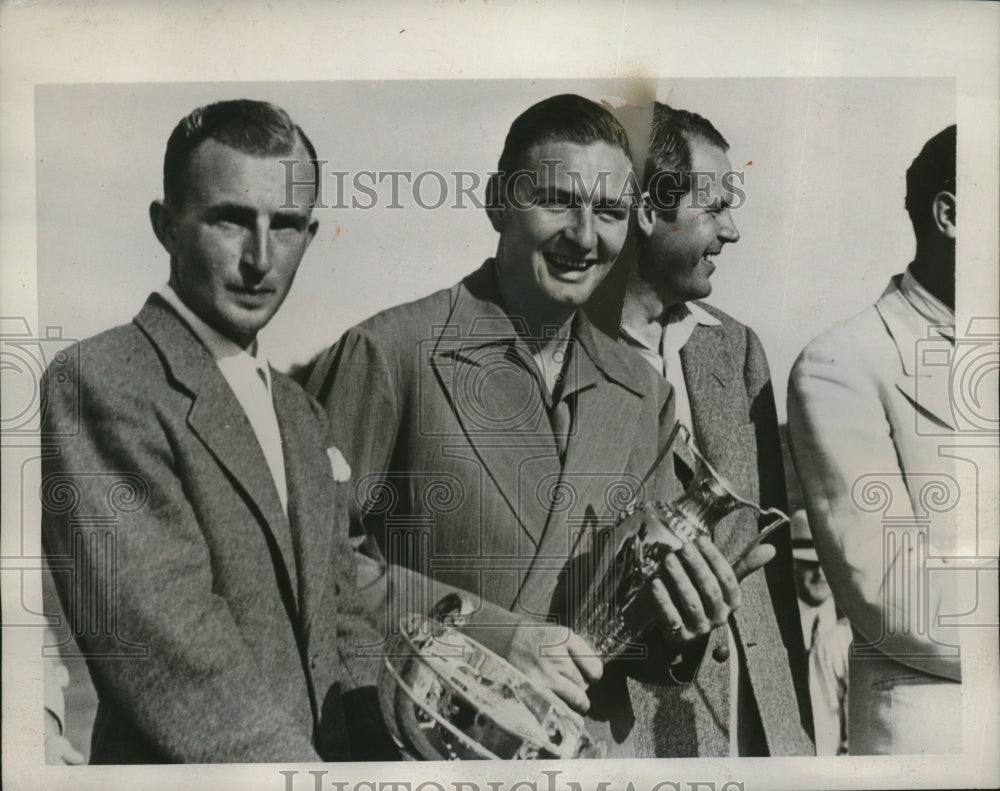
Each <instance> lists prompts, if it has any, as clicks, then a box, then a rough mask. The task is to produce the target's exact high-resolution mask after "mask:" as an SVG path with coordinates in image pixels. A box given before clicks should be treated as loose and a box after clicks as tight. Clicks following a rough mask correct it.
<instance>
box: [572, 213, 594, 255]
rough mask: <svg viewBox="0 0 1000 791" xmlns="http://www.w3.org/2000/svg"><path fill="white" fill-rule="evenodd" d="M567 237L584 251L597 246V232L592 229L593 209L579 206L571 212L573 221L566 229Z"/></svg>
mask: <svg viewBox="0 0 1000 791" xmlns="http://www.w3.org/2000/svg"><path fill="white" fill-rule="evenodd" d="M568 231H569V234H568V235H569V236H570V238H571V239H573V241H575V242H576V243H577V244H578V245H579V246H580V247H581V248H583V249H584V250H591V249H593V248H594V247H596V246H597V230H596V229H595V227H594V209H593V208H592V207H591V206H580V207H578V208H577V209H576V210H575V211H574V212H573V220H572V222H571V225H570V227H569V229H568Z"/></svg>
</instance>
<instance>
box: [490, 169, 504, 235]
mask: <svg viewBox="0 0 1000 791" xmlns="http://www.w3.org/2000/svg"><path fill="white" fill-rule="evenodd" d="M503 211H504V206H503V201H502V200H500V174H499V173H493V174H492V175H491V176H490V179H489V181H487V182H486V216H487V217H489V218H490V225H492V226H493V230H494V231H496V232H497V233H503V225H504V216H503Z"/></svg>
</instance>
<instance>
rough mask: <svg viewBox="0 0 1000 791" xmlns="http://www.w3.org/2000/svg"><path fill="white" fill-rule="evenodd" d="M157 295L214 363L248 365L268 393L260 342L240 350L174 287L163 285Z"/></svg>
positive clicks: (266, 367) (268, 372) (266, 368)
mask: <svg viewBox="0 0 1000 791" xmlns="http://www.w3.org/2000/svg"><path fill="white" fill-rule="evenodd" d="M159 294H160V296H161V297H163V299H164V300H166V302H167V304H168V305H170V307H172V308H173V309H174V310H175V311H177V313H178V315H179V316H180V317H181V318H182V319H183V320H184V322H185V323H186V324H187V325H188V326H189V327H190V328H191V331H192V332H194V334H195V335H196V336H198V340H200V341H201V342H202V344H204V346H205V348H206V349H208V351H209V354H211V355H212V357H214V358H215V360H216V362H219V361H223V360H232V361H233V362H236V363H241V364H244V365H250V366H252V367H254V368H255V369H256V370H257V371H259V372H260V375H261V376H262V377H263V379H264V384H265V385H267V389H268V391H270V389H271V368H270V365H269V364H268V361H267V355H265V353H264V350H263V349H262V348H261V344H260V340H259V339H255V340H254V342H253V344H252V345H251V346H250V349H249V350H247V349H242V348H240V346H239V345H238V344H236V343H234V342H233V341H231V340H230V339H229V338H227V337H226V336H225V335H223V334H222V333H221V332H219V331H218V330H217V329H215V328H214V327H211V326H209V325H208V324H206V323H205V322H204V321H203V320H202V319H201V318H200V317H199V316H198V315H197V314H196V313H195V312H194V311H193V310H191V308H189V307H188V306H187V305H185V304H184V303H183V302H182V301H181V298H180V297H179V296H178V295H177V292H176V291H175V290H174V287H173V286H171V285H170V284H169V283H164V284H163V286H162V288H160V291H159Z"/></svg>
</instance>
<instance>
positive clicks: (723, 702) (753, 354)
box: [647, 303, 814, 756]
mask: <svg viewBox="0 0 1000 791" xmlns="http://www.w3.org/2000/svg"><path fill="white" fill-rule="evenodd" d="M698 304H699V305H701V307H702V308H704V309H705V310H706V311H708V312H709V313H711V314H712V315H713V316H715V317H716V318H718V319H719V321H720V322H721V324H720V325H718V326H707V325H703V324H699V325H697V326H696V327H695V329H694V332H693V333H692V334H691V337H690V338H689V339H688V341H687V343H686V344H685V345H684V347H683V348H682V349H681V366H682V368H683V371H684V380H685V384H686V385H687V391H688V398H689V400H690V403H691V418H692V421H693V423H694V426H693V428H694V435H695V440H696V443H697V445H698V448H699V450H700V451H701V452H702V454H703V455H704V456H705V458H706V459H708V461H709V463H710V464H711V465H712V466H713V467H714V468H715V469H716V470H717V471H718V472H719V474H720V475H722V476H723V477H724V478H726V479H727V480H728V481H729V482H730V483H731V484H732V485H733V487H734V489H735V491H737V492H738V493H740V494H741V495H742V496H744V497H746V498H748V499H749V500H751V501H753V502H756V503H759V504H761V505H762V506H763V507H765V508H768V507H776V508H781V509H785V508H786V507H787V506H786V502H785V481H784V468H783V464H782V458H781V442H780V438H779V435H778V421H777V416H776V413H775V407H774V395H773V391H772V388H771V377H770V372H769V370H768V365H767V358H766V357H765V355H764V349H763V347H762V346H761V344H760V341H759V340H758V338H757V336H756V334H755V333H754V332H753V330H751V329H750V328H749V327H746V326H744V325H743V324H740V323H739V322H737V321H735V320H734V319H732V318H731V317H730V316H728V315H727V314H725V313H723V312H722V311H720V310H717V309H716V308H713V307H711V306H709V305H705V304H702V303H698ZM763 521H770V519H769V518H767V519H765V520H763ZM760 526H761V525H759V524H758V519H757V516H756V515H755V514H754V513H753V512H752V511H751V510H749V509H740V510H738V511H735V512H734V513H732V514H730V515H729V516H727V517H726V518H725V519H723V520H722V521H721V522H719V524H717V525H716V526H715V529H714V531H713V535H712V540H713V541H714V542H715V544H716V545H717V546H718V548H719V550H720V551H721V552H722V554H723V555H724V556H726V557H727V558H730V559H733V558H735V557H736V556H738V555H739V553H740V552H741V551H742V549H743V548H744V547H745V546H746V545H747V544H749V543H750V542H751V541H752V540H753V539H754V537H755V536H756V535H757V532H758V530H759V528H760ZM769 543H772V544H774V545H775V547H776V549H777V555H776V557H775V558H774V559H773V560H772V561H771V562H770V563H768V564H767V566H765V567H764V569H765V570H764V572H763V573H760V572H758V573H755V574H751V575H750V576H749V577H747V578H746V579H744V580H743V582H742V583H741V585H740V590H741V592H742V598H743V605H742V607H741V608H740V609H739V610H738V611H737V612H736V613H735V614H734V615H733V617H732V618H731V620H730V626H731V628H732V633H733V636H734V638H735V643H736V648H737V651H736V652H735V654H734V655H732V656H730V655H729V651H728V648H727V644H728V635H727V630H726V629H716V630H715V631H714V632H713V633H712V634H711V635H710V636H709V638H708V640H707V645H706V647H705V658H704V661H703V662H702V665H701V668H700V670H699V671H698V675H697V678H696V679H695V681H694V683H693V684H691V685H689V686H685V687H673V688H664V689H661V690H658V691H657V695H656V700H657V710H656V711H654V712H651V713H650V714H649V715H648V716H650V718H651V719H652V721H653V722H654V723H655V725H654V726H653V727H652V728H649V729H647V731H648V732H649V733H651V734H653V735H654V737H655V743H654V744H653V745H651V748H650V753H651V754H655V755H669V756H704V755H728V754H729V749H730V745H729V722H730V720H729V697H730V663H731V662H734V661H738V662H739V678H740V686H739V691H738V695H737V699H738V701H739V708H738V712H737V717H738V720H737V721H738V734H739V748H740V754H741V755H811V754H813V753H814V749H813V745H812V742H811V740H810V735H811V734H812V714H811V708H810V705H809V689H808V668H807V666H806V657H805V652H804V648H803V643H802V629H801V625H800V623H799V614H798V605H797V603H796V595H795V584H794V577H793V575H792V553H791V539H790V535H789V533H788V531H787V530H785V531H779V533H778V536H777V537H775V538H773V539H771V540H770V542H769Z"/></svg>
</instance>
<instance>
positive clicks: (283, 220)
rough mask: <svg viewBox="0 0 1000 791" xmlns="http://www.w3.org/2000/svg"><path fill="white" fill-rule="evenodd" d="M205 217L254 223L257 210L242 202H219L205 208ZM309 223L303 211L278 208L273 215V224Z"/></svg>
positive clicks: (207, 218)
mask: <svg viewBox="0 0 1000 791" xmlns="http://www.w3.org/2000/svg"><path fill="white" fill-rule="evenodd" d="M204 216H205V219H206V220H209V221H214V220H229V221H231V222H237V223H243V224H246V223H251V224H252V223H254V222H256V220H257V210H256V209H253V208H251V207H250V206H244V205H243V204H241V203H217V204H215V205H214V206H209V207H208V208H207V209H206V210H205V215H204ZM308 223H309V217H308V216H307V215H305V214H303V213H302V212H299V211H294V210H288V209H285V210H282V209H278V210H277V211H275V212H274V214H273V215H272V217H271V224H272V225H274V224H278V225H281V226H284V227H288V226H294V227H296V228H304V227H305V226H306V225H308Z"/></svg>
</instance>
